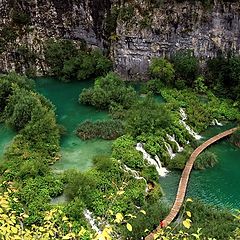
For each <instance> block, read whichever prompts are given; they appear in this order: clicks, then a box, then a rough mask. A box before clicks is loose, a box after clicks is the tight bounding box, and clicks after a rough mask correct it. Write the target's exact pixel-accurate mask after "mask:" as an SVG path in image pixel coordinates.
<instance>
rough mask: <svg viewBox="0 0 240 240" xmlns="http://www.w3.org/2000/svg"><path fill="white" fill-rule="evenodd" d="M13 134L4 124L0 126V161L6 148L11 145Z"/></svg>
mask: <svg viewBox="0 0 240 240" xmlns="http://www.w3.org/2000/svg"><path fill="white" fill-rule="evenodd" d="M14 135H15V133H14V132H13V131H12V130H11V129H10V128H8V127H6V125H5V124H0V159H1V158H2V156H3V154H4V151H5V150H6V148H7V146H9V144H10V143H11V140H12V139H13V137H14Z"/></svg>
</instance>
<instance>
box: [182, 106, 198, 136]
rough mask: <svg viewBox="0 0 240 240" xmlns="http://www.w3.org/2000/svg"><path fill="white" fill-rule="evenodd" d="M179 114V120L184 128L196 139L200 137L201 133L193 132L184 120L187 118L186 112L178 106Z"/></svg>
mask: <svg viewBox="0 0 240 240" xmlns="http://www.w3.org/2000/svg"><path fill="white" fill-rule="evenodd" d="M180 116H181V118H182V119H181V120H179V122H180V124H182V125H183V126H184V127H185V128H186V130H187V131H188V133H189V134H190V135H192V136H193V137H194V138H195V139H196V140H199V139H201V138H202V136H201V135H199V134H197V133H196V132H194V131H193V130H192V129H191V128H190V127H189V126H188V125H187V124H186V123H185V120H186V119H187V114H186V113H185V111H184V109H183V108H180Z"/></svg>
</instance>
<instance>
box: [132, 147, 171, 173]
mask: <svg viewBox="0 0 240 240" xmlns="http://www.w3.org/2000/svg"><path fill="white" fill-rule="evenodd" d="M136 150H137V151H139V152H142V154H143V159H145V160H147V161H148V163H149V164H150V165H154V166H155V167H156V170H157V172H158V174H159V175H160V176H161V177H165V176H166V175H167V173H168V172H169V171H168V170H167V169H166V168H165V167H162V164H161V162H160V159H159V157H158V156H157V155H156V156H155V158H154V159H153V158H151V156H150V154H149V153H147V152H146V151H145V149H144V148H143V144H142V143H137V146H136Z"/></svg>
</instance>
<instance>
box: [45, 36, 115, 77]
mask: <svg viewBox="0 0 240 240" xmlns="http://www.w3.org/2000/svg"><path fill="white" fill-rule="evenodd" d="M45 58H46V61H47V63H48V64H49V66H50V67H51V71H52V74H53V75H55V76H57V77H59V78H60V79H61V80H63V81H73V80H86V79H89V78H94V77H97V76H102V75H105V74H106V73H107V72H108V71H110V70H111V68H112V63H111V61H110V60H108V59H107V58H106V57H105V56H104V55H103V54H102V52H101V51H100V50H89V49H87V48H86V46H85V45H84V44H82V46H80V49H79V48H77V47H76V46H75V44H74V43H73V41H70V40H60V41H53V40H49V41H48V42H47V43H46V46H45Z"/></svg>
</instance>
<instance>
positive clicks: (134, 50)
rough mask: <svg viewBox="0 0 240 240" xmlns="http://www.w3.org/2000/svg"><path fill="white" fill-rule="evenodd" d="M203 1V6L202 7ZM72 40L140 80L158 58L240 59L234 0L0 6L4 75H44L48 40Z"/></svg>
mask: <svg viewBox="0 0 240 240" xmlns="http://www.w3.org/2000/svg"><path fill="white" fill-rule="evenodd" d="M203 2H204V3H203ZM49 38H56V39H58V38H64V39H73V40H74V41H76V42H77V43H78V42H80V41H85V42H86V43H87V44H88V45H90V46H94V47H100V48H102V49H105V50H107V51H106V52H109V50H110V53H111V57H112V58H113V61H114V63H115V68H116V70H117V71H118V72H119V73H121V74H122V75H124V76H127V77H128V78H135V77H142V76H144V73H146V71H147V68H148V65H149V61H150V59H151V58H152V57H154V56H170V55H171V54H174V52H176V51H177V50H180V49H192V50H193V51H194V52H195V54H196V55H197V56H199V57H200V58H202V59H206V58H209V57H213V56H216V54H217V53H219V52H223V53H227V52H228V51H232V52H234V53H237V54H239V44H240V3H238V1H234V0H228V1H227V0H209V1H207V0H205V1H204V0H202V1H195V0H191V1H183V0H177V1H174V0H168V1H166V0H41V1H40V0H0V71H1V72H4V71H10V70H16V71H19V72H25V71H26V70H28V71H33V72H38V73H44V72H45V71H46V69H47V66H46V64H45V61H44V56H43V45H44V42H45V41H46V40H47V39H49Z"/></svg>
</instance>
